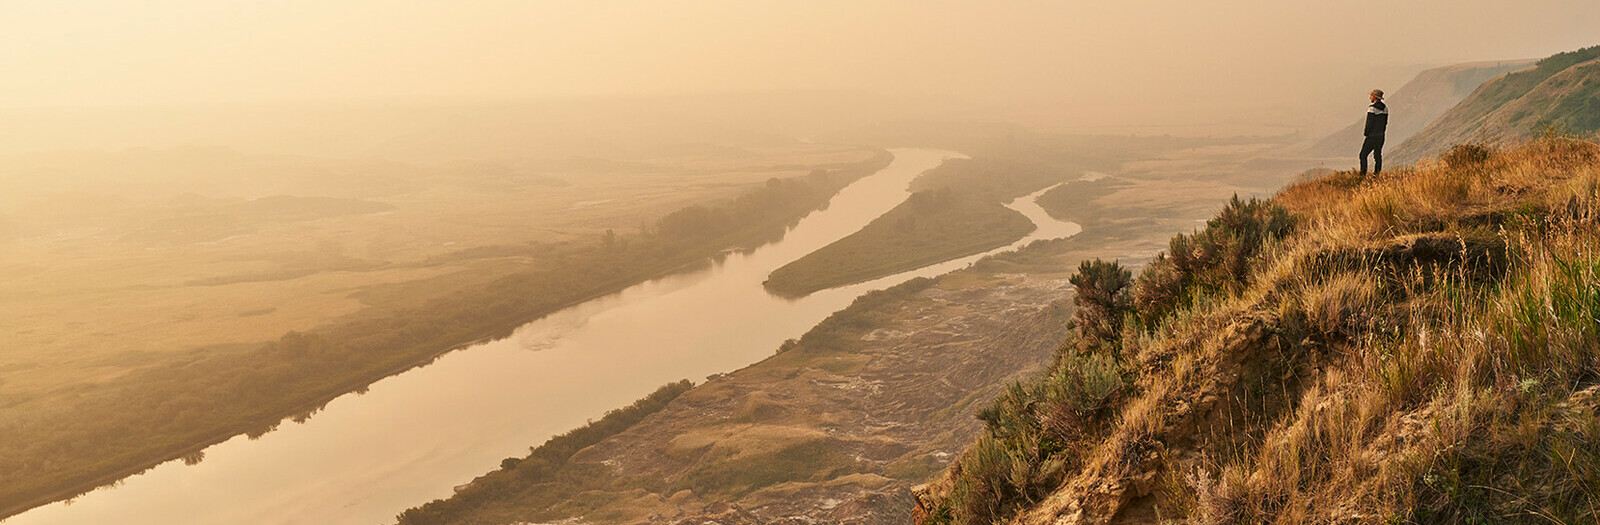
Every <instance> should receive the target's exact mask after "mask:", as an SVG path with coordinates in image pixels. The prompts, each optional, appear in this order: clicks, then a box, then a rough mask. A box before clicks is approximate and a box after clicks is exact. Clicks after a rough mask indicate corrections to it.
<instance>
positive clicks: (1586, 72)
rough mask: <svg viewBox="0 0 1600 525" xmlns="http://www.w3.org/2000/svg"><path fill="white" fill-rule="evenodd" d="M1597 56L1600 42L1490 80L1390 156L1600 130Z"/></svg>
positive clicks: (1407, 158) (1406, 157)
mask: <svg viewBox="0 0 1600 525" xmlns="http://www.w3.org/2000/svg"><path fill="white" fill-rule="evenodd" d="M1597 60H1600V46H1595V47H1588V48H1584V49H1579V50H1577V51H1571V52H1567V53H1559V54H1556V55H1552V56H1550V57H1548V58H1545V59H1543V60H1540V61H1539V62H1538V63H1537V65H1535V66H1534V67H1532V68H1529V69H1525V70H1522V71H1517V72H1514V73H1510V74H1507V75H1504V76H1500V77H1497V78H1495V79H1494V80H1491V81H1489V82H1485V83H1484V84H1483V85H1482V86H1480V87H1478V89H1476V90H1474V91H1473V92H1472V94H1471V95H1470V96H1468V97H1467V98H1466V99H1464V100H1462V101H1461V103H1460V104H1457V105H1456V106H1455V107H1453V108H1451V109H1450V111H1448V112H1446V113H1445V114H1444V115H1442V116H1440V117H1439V118H1438V119H1437V120H1434V121H1433V122H1432V123H1430V124H1428V126H1427V127H1426V128H1424V129H1423V130H1422V131H1421V132H1419V133H1417V134H1416V135H1415V136H1413V137H1411V138H1410V139H1408V140H1406V141H1404V142H1402V143H1399V146H1398V147H1396V148H1394V151H1393V152H1392V154H1391V156H1392V157H1393V158H1394V159H1395V160H1396V161H1398V162H1412V161H1416V160H1418V159H1421V158H1422V157H1425V156H1431V155H1437V154H1439V153H1441V152H1443V151H1444V150H1445V149H1446V148H1449V147H1450V146H1452V145H1455V144H1464V143H1486V144H1504V143H1507V142H1511V141H1516V140H1519V139H1525V138H1528V137H1532V136H1534V135H1537V134H1539V133H1542V132H1544V131H1545V130H1546V129H1551V130H1554V131H1556V132H1560V133H1568V134H1584V133H1591V132H1594V131H1596V130H1600V62H1597ZM1391 137H1392V136H1391ZM1390 143H1391V144H1393V143H1396V141H1394V140H1391V142H1390Z"/></svg>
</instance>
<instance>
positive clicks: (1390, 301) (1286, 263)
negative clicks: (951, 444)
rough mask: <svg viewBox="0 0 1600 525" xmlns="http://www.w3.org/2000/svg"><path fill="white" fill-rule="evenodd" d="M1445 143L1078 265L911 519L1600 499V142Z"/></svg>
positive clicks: (1495, 506) (1066, 518)
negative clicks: (1017, 374)
mask: <svg viewBox="0 0 1600 525" xmlns="http://www.w3.org/2000/svg"><path fill="white" fill-rule="evenodd" d="M1443 159H1444V161H1443V162H1440V163H1437V164H1432V165H1427V166H1423V167H1420V168H1417V169H1398V170H1393V171H1392V172H1385V173H1384V174H1383V175H1382V176H1374V177H1361V176H1359V175H1357V174H1355V173H1352V172H1337V173H1333V174H1330V175H1327V176H1324V177H1321V178H1317V179H1313V180H1305V181H1301V182H1299V183H1296V184H1293V185H1290V186H1289V187H1287V188H1286V189H1284V190H1283V191H1282V192H1280V193H1279V194H1278V195H1277V196H1275V197H1273V198H1271V199H1269V200H1266V201H1255V200H1251V201H1239V200H1235V201H1234V202H1233V203H1231V204H1229V205H1228V206H1227V207H1225V208H1224V209H1223V211H1222V212H1221V213H1220V214H1219V215H1218V216H1217V217H1216V218H1214V219H1212V220H1211V221H1209V222H1208V223H1207V225H1206V227H1205V228H1204V229H1203V230H1200V231H1198V232H1196V233H1194V234H1192V235H1179V236H1177V237H1175V238H1174V239H1173V240H1172V242H1171V244H1170V247H1169V250H1168V251H1167V252H1166V254H1164V255H1163V256H1161V257H1158V258H1157V259H1156V260H1155V261H1153V262H1152V263H1151V264H1149V265H1148V267H1146V268H1145V269H1144V270H1143V272H1142V273H1141V274H1140V275H1139V276H1138V277H1137V278H1136V279H1134V278H1129V277H1127V276H1124V277H1121V278H1119V277H1117V276H1118V272H1119V271H1120V268H1118V267H1116V266H1115V265H1114V264H1106V263H1101V264H1085V265H1084V266H1083V267H1082V268H1080V270H1079V274H1078V276H1077V277H1075V278H1074V279H1073V283H1074V285H1075V286H1076V288H1077V290H1076V294H1075V296H1076V298H1075V302H1077V303H1078V309H1077V312H1078V313H1077V314H1076V317H1075V326H1076V330H1075V331H1074V333H1073V334H1072V335H1071V336H1069V338H1068V339H1067V341H1066V342H1065V343H1063V344H1062V345H1061V346H1060V348H1061V350H1060V351H1059V352H1058V353H1057V355H1056V356H1055V359H1054V364H1053V365H1052V366H1051V367H1050V368H1049V369H1048V370H1047V371H1046V372H1045V373H1043V374H1040V375H1039V376H1037V377H1035V378H1033V379H1032V380H1030V381H1026V382H1023V383H1021V384H1018V385H1015V386H1013V387H1011V388H1009V389H1008V390H1007V391H1005V392H1003V393H1002V394H1001V395H1000V396H999V397H998V398H997V399H996V400H995V401H994V402H993V403H992V404H991V405H990V406H989V407H988V408H986V409H984V410H982V411H980V412H979V417H980V418H981V419H982V420H983V421H984V422H985V429H984V432H983V434H982V436H981V437H980V438H979V439H978V440H977V441H976V442H975V443H973V444H972V445H970V446H969V447H968V449H967V450H966V451H965V452H963V453H962V455H961V457H960V458H959V459H958V460H957V461H956V462H955V463H954V464H953V465H952V467H951V468H950V469H949V470H948V471H946V472H945V473H944V474H943V475H942V476H939V477H938V478H937V480H936V481H934V482H932V483H930V484H928V485H926V486H923V487H919V488H918V490H917V491H916V498H917V508H916V510H915V511H914V515H915V516H916V520H917V522H918V523H922V524H931V523H962V524H976V523H1000V522H1006V523H1023V524H1046V523H1053V524H1059V523H1158V522H1171V521H1173V520H1176V521H1179V522H1186V523H1188V522H1192V523H1335V522H1337V523H1368V522H1385V523H1397V522H1406V523H1411V522H1417V523H1461V522H1475V521H1476V522H1495V521H1507V520H1509V521H1512V522H1536V521H1540V522H1562V523H1595V522H1600V491H1597V490H1596V487H1597V486H1600V416H1597V409H1600V396H1597V394H1600V143H1597V142H1594V141H1589V140H1581V139H1572V138H1562V137H1545V138H1541V139H1538V140H1535V141H1533V142H1531V143H1529V144H1525V145H1521V146H1515V147H1508V148H1504V149H1486V148H1460V149H1456V150H1452V151H1451V152H1449V153H1448V154H1446V155H1444V156H1443ZM1086 312H1090V313H1086ZM1092 312H1101V313H1099V314H1094V313H1092ZM1541 520H1542V521H1541Z"/></svg>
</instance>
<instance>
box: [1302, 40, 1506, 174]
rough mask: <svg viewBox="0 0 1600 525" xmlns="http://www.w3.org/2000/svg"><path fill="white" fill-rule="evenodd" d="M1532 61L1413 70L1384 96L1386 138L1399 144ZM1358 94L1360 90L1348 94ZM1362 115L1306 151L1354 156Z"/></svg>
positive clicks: (1363, 123)
mask: <svg viewBox="0 0 1600 525" xmlns="http://www.w3.org/2000/svg"><path fill="white" fill-rule="evenodd" d="M1533 64H1534V60H1533V59H1527V60H1510V61H1495V62H1470V63H1466V64H1455V65H1450V66H1444V67H1436V68H1433V69H1428V70H1425V71H1423V72H1421V73H1417V76H1416V77H1414V78H1412V79H1411V81H1410V82H1406V85H1404V86H1400V89H1396V90H1393V91H1390V92H1389V93H1388V96H1387V97H1385V98H1386V100H1387V102H1388V103H1389V105H1390V107H1391V108H1392V111H1391V113H1392V114H1391V116H1390V117H1389V131H1388V141H1389V143H1390V144H1399V143H1400V142H1401V141H1404V140H1406V139H1408V138H1411V136H1412V135H1416V134H1417V132H1419V131H1422V128H1423V127H1425V126H1427V125H1428V123H1429V122H1433V120H1434V119H1437V118H1439V116H1441V115H1444V113H1445V112H1446V111H1449V110H1450V108H1452V107H1455V105H1456V104H1457V103H1459V102H1461V101H1462V100H1463V99H1465V98H1467V96H1468V95H1471V94H1472V91H1473V90H1475V89H1478V86H1480V85H1483V83H1484V82H1485V81H1488V80H1490V79H1492V78H1495V77H1498V76H1500V75H1504V74H1506V73H1510V72H1512V71H1516V70H1519V69H1524V68H1527V67H1529V66H1532V65H1533ZM1352 96H1354V97H1360V96H1361V94H1360V93H1355V94H1352ZM1365 124H1366V122H1365V118H1364V117H1363V118H1362V119H1358V120H1357V121H1356V122H1354V123H1351V124H1350V125H1349V126H1346V127H1345V128H1344V129H1341V130H1339V131H1337V132H1335V133H1333V134H1331V135H1328V136H1327V137H1324V138H1323V139H1322V140H1320V141H1317V143H1316V144H1315V145H1313V146H1311V149H1310V151H1309V153H1311V154H1312V155H1318V156H1328V157H1338V156H1355V154H1356V151H1357V150H1359V149H1360V147H1361V131H1362V127H1363V126H1364V125H1365Z"/></svg>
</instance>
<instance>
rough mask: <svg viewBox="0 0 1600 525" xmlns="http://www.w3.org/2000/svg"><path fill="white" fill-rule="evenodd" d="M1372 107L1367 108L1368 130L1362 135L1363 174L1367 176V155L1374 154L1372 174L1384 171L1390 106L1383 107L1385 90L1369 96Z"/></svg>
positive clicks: (1375, 91) (1373, 91)
mask: <svg viewBox="0 0 1600 525" xmlns="http://www.w3.org/2000/svg"><path fill="white" fill-rule="evenodd" d="M1369 95H1370V98H1371V99H1372V105H1370V106H1367V128H1366V131H1363V132H1362V133H1361V134H1362V135H1363V136H1365V137H1367V139H1366V140H1364V141H1362V142H1361V174H1362V175H1366V174H1367V154H1368V153H1371V154H1372V174H1373V175H1377V174H1378V173H1379V172H1382V171H1383V132H1384V131H1385V130H1387V129H1388V128H1389V106H1385V105H1383V90H1381V89H1374V90H1372V93H1370V94H1369Z"/></svg>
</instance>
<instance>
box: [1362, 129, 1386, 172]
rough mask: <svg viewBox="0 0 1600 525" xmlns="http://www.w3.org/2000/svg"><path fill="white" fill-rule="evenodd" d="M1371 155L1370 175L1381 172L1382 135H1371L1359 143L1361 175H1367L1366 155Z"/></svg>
mask: <svg viewBox="0 0 1600 525" xmlns="http://www.w3.org/2000/svg"><path fill="white" fill-rule="evenodd" d="M1368 153H1371V154H1372V173H1381V172H1382V171H1383V135H1373V136H1370V137H1367V140H1365V141H1363V142H1362V143H1361V174H1362V175H1366V174H1367V154H1368Z"/></svg>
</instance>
